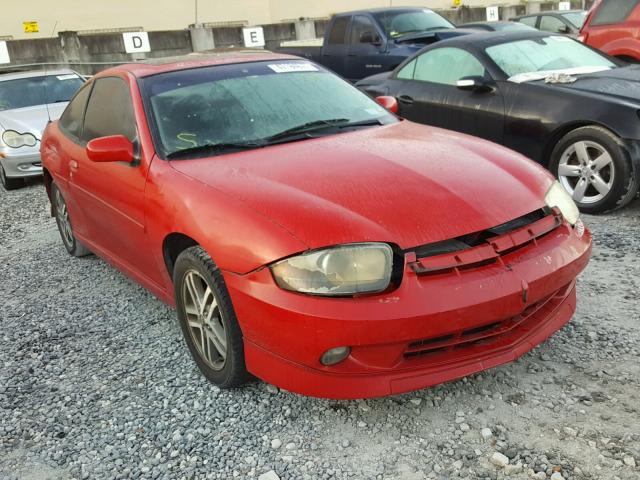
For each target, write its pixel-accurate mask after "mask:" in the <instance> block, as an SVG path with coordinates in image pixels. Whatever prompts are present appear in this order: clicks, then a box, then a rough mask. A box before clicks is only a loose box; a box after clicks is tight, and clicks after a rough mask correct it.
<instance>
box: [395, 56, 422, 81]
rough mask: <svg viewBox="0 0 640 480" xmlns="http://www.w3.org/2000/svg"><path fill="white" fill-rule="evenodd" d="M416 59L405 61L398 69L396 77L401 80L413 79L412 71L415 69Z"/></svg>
mask: <svg viewBox="0 0 640 480" xmlns="http://www.w3.org/2000/svg"><path fill="white" fill-rule="evenodd" d="M416 63H418V61H417V60H414V61H412V62H409V63H407V64H406V65H405V66H404V67H402V69H400V71H399V72H398V75H397V77H398V78H400V79H402V80H413V72H415V70H416Z"/></svg>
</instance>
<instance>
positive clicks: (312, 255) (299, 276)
mask: <svg viewBox="0 0 640 480" xmlns="http://www.w3.org/2000/svg"><path fill="white" fill-rule="evenodd" d="M392 270H393V251H392V250H391V247H390V246H389V245H387V244H386V243H352V244H348V245H339V246H336V247H331V248H327V249H322V250H314V251H311V252H307V253H303V254H302V255H297V256H295V257H290V258H287V259H285V260H281V261H280V262H277V263H275V264H273V265H272V266H271V272H272V273H273V277H274V278H275V281H276V283H277V284H278V286H279V287H280V288H284V289H285V290H291V291H293V292H299V293H307V294H311V295H327V296H331V295H334V296H344V295H355V294H358V293H375V292H381V291H383V290H385V289H386V288H387V287H388V286H389V282H390V281H391V273H392Z"/></svg>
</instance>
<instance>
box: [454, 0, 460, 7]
mask: <svg viewBox="0 0 640 480" xmlns="http://www.w3.org/2000/svg"><path fill="white" fill-rule="evenodd" d="M460 5H462V0H453V6H454V7H459V6H460Z"/></svg>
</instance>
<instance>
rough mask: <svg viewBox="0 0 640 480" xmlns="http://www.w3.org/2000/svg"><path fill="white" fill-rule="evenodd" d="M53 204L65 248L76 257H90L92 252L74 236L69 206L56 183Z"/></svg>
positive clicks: (52, 198)
mask: <svg viewBox="0 0 640 480" xmlns="http://www.w3.org/2000/svg"><path fill="white" fill-rule="evenodd" d="M51 203H52V204H53V214H54V216H55V217H56V223H57V224H58V231H59V232H60V237H61V238H62V243H63V244H64V248H66V249H67V252H69V253H70V254H71V255H73V256H74V257H83V256H85V255H89V254H90V253H91V252H90V251H89V250H88V249H87V248H86V247H85V246H84V245H82V244H81V243H80V242H79V241H78V239H76V237H75V235H74V234H73V226H72V225H71V219H70V218H69V211H68V210H67V204H66V202H65V200H64V197H63V196H62V192H61V191H60V189H59V188H58V186H57V185H56V184H55V183H52V184H51Z"/></svg>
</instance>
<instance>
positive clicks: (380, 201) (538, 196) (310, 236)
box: [171, 121, 553, 253]
mask: <svg viewBox="0 0 640 480" xmlns="http://www.w3.org/2000/svg"><path fill="white" fill-rule="evenodd" d="M171 165H172V166H173V167H174V168H175V169H176V170H178V171H180V172H182V173H183V174H185V175H188V176H190V177H192V178H194V179H196V180H199V181H201V182H204V183H205V184H208V185H209V186H211V187H213V188H215V189H217V190H219V191H222V192H224V193H226V194H228V195H230V196H232V197H235V198H236V199H239V200H241V201H243V202H245V204H247V205H248V206H250V207H251V208H253V209H254V210H255V211H256V212H257V213H259V214H260V215H264V216H266V217H268V218H270V219H271V220H272V221H273V222H275V223H276V224H278V225H280V226H282V227H284V228H285V229H287V230H288V231H289V232H291V233H292V234H293V235H295V236H296V237H297V238H298V239H300V240H301V241H302V242H303V243H305V244H306V245H307V246H308V247H309V248H318V247H322V246H327V245H334V244H340V243H349V242H360V241H384V242H390V243H395V244H397V245H399V246H400V247H401V248H409V247H414V246H418V245H423V244H426V243H431V242H437V241H440V240H444V239H448V238H453V237H457V236H460V235H464V234H467V233H471V232H476V231H479V230H483V229H486V228H490V227H494V226H497V225H500V224H502V223H504V222H507V221H509V220H512V219H514V218H517V217H519V216H521V215H524V214H526V213H529V212H532V211H534V210H536V209H539V208H541V207H543V206H544V195H545V193H546V191H547V189H548V187H549V185H550V184H551V182H552V180H553V179H552V177H551V176H550V174H549V173H547V172H546V171H545V170H544V169H543V168H542V167H540V166H539V165H537V164H535V163H533V162H532V161H529V160H526V159H524V157H522V156H520V155H519V154H516V153H515V152H512V151H510V150H507V149H505V148H503V147H499V146H498V145H494V144H492V143H489V142H486V141H483V140H479V139H476V138H473V137H470V136H466V135H463V134H458V133H454V132H450V131H446V130H441V129H437V128H433V127H426V126H423V125H418V124H414V123H411V122H408V121H403V122H400V123H398V124H393V125H388V126H384V127H374V128H368V129H365V130H359V131H356V132H350V133H343V134H338V135H332V136H327V137H321V138H318V139H312V140H305V141H300V142H295V143H289V144H283V145H276V146H271V147H267V148H263V149H258V150H252V151H248V152H241V153H234V154H228V155H223V156H217V157H210V158H200V159H192V160H176V161H172V162H171ZM292 253H294V252H292Z"/></svg>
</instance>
